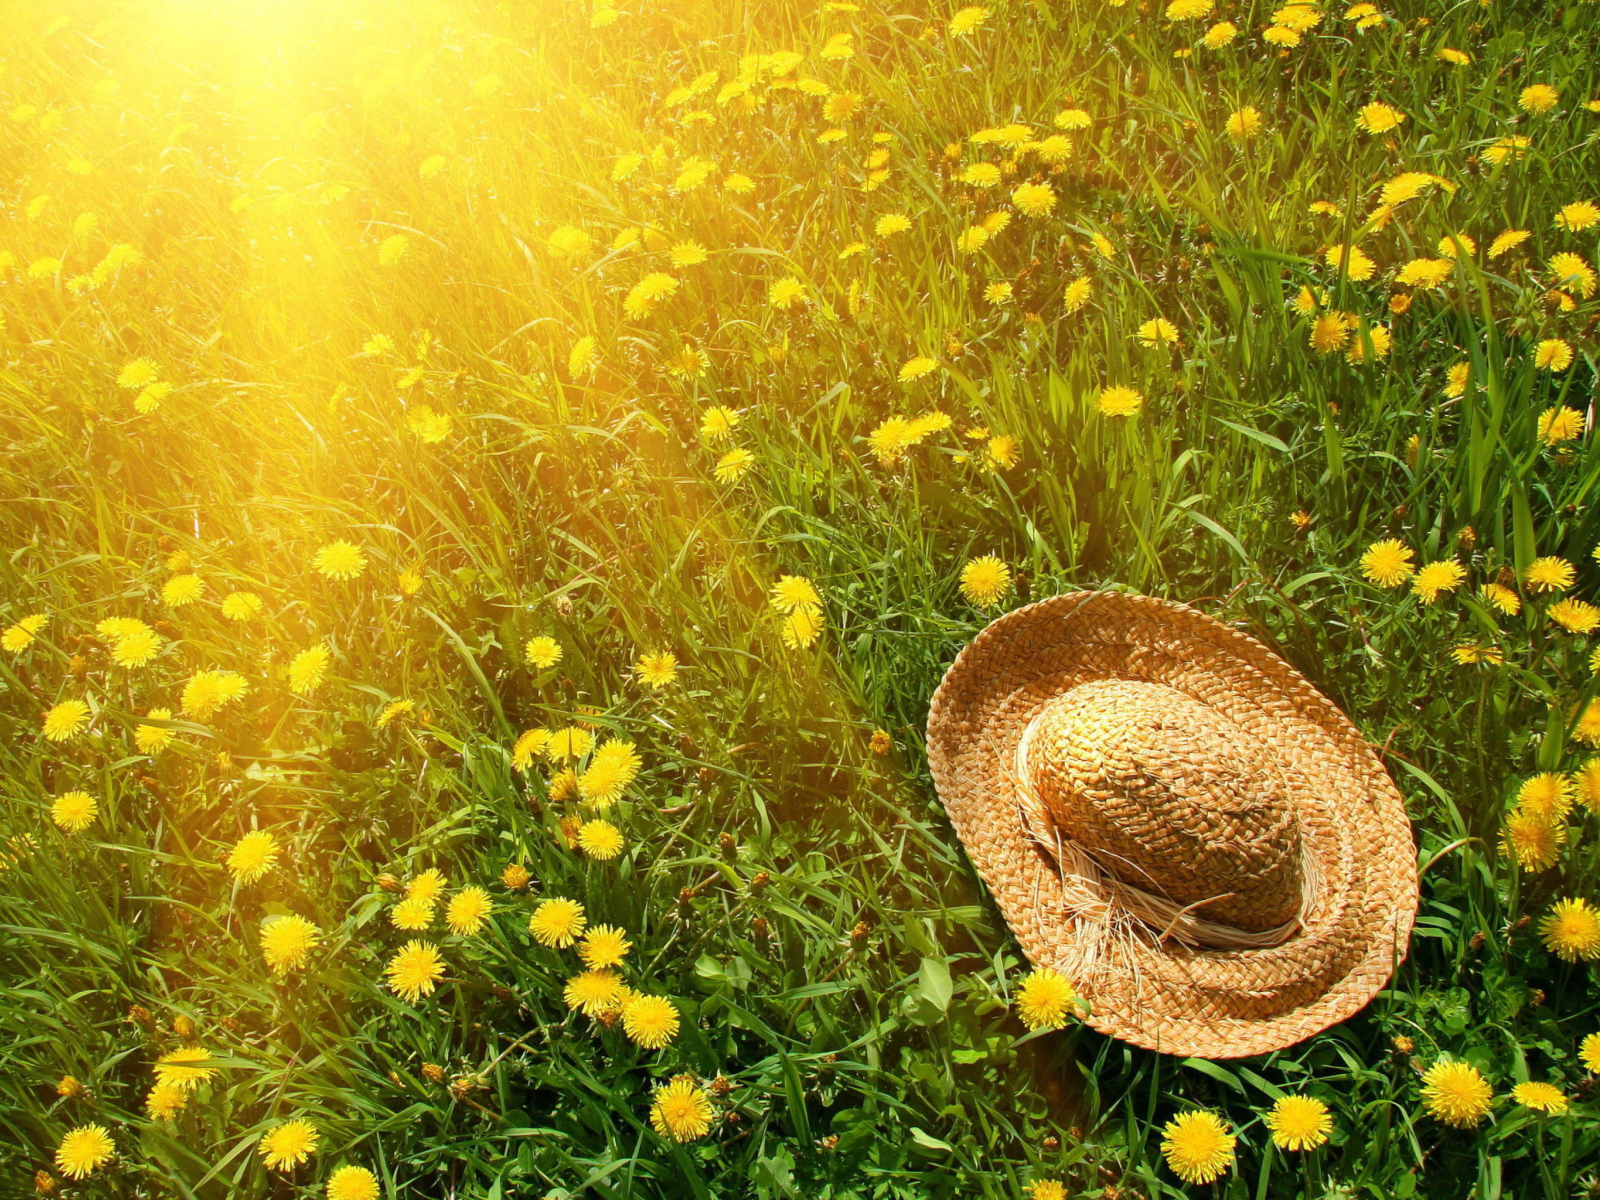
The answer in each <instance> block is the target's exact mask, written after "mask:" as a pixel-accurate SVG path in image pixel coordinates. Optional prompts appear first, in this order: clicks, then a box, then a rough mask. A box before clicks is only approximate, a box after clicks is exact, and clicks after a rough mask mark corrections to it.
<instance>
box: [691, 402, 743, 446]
mask: <svg viewBox="0 0 1600 1200" xmlns="http://www.w3.org/2000/svg"><path fill="white" fill-rule="evenodd" d="M738 427H739V414H738V413H737V412H735V411H734V410H733V409H731V408H724V407H723V406H722V405H720V404H714V405H712V406H711V407H710V408H708V409H706V410H705V412H703V413H702V414H701V415H700V436H701V437H703V438H705V439H706V441H708V442H720V441H721V440H722V439H723V438H725V437H728V436H730V435H731V434H732V433H733V431H734V430H735V429H737V428H738Z"/></svg>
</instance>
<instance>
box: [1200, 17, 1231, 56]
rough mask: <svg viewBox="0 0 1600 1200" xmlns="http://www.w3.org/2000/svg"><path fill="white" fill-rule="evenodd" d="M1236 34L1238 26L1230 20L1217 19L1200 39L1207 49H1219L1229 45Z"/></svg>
mask: <svg viewBox="0 0 1600 1200" xmlns="http://www.w3.org/2000/svg"><path fill="white" fill-rule="evenodd" d="M1238 36H1239V27H1238V26H1237V25H1235V24H1234V23H1233V22H1232V21H1218V22H1217V23H1216V24H1215V25H1213V26H1212V27H1211V28H1210V29H1208V30H1206V35H1205V37H1203V38H1201V39H1200V40H1201V42H1202V44H1204V46H1205V48H1206V49H1207V50H1220V49H1222V48H1223V47H1224V46H1227V45H1231V44H1232V42H1233V40H1234V39H1235V38H1236V37H1238Z"/></svg>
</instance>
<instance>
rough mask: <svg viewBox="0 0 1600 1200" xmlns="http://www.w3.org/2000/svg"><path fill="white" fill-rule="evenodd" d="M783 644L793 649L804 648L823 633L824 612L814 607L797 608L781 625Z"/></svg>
mask: <svg viewBox="0 0 1600 1200" xmlns="http://www.w3.org/2000/svg"><path fill="white" fill-rule="evenodd" d="M780 632H781V634H782V636H783V644H784V645H785V646H787V647H788V648H789V649H791V650H804V649H806V648H807V647H809V646H810V645H811V644H812V643H813V642H815V641H816V640H817V638H818V637H820V636H821V634H822V614H821V613H820V612H818V611H817V610H816V609H814V608H797V609H795V610H794V611H793V612H792V613H790V614H789V615H788V616H787V617H785V618H784V619H783V623H782V625H781V626H780Z"/></svg>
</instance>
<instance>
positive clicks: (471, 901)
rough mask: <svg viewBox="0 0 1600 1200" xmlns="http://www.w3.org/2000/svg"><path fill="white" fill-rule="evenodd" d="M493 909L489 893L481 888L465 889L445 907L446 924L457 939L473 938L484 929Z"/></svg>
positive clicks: (451, 898)
mask: <svg viewBox="0 0 1600 1200" xmlns="http://www.w3.org/2000/svg"><path fill="white" fill-rule="evenodd" d="M493 908H494V904H493V902H492V901H490V899H489V893H488V892H486V891H484V890H483V889H482V888H481V887H465V888H462V889H461V890H460V891H459V892H457V893H456V894H455V895H454V896H452V897H450V903H449V904H448V905H446V906H445V910H444V919H445V924H447V925H449V926H450V932H451V933H453V934H455V935H456V936H457V937H471V936H472V935H473V934H475V933H477V932H478V931H479V930H481V929H482V928H483V926H484V924H485V923H486V922H487V921H488V920H489V913H490V912H491V911H492V910H493Z"/></svg>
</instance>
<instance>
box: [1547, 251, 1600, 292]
mask: <svg viewBox="0 0 1600 1200" xmlns="http://www.w3.org/2000/svg"><path fill="white" fill-rule="evenodd" d="M1548 266H1549V270H1550V280H1551V282H1552V283H1554V284H1555V285H1556V287H1559V288H1565V289H1566V290H1567V291H1569V292H1577V293H1578V295H1579V296H1580V297H1582V298H1583V299H1585V300H1587V299H1588V298H1589V297H1590V296H1592V295H1594V293H1595V289H1596V287H1600V276H1597V275H1596V274H1595V271H1594V268H1593V267H1591V266H1590V265H1589V262H1588V260H1587V259H1585V258H1584V257H1583V255H1581V254H1573V253H1570V252H1569V251H1562V252H1561V253H1560V254H1552V255H1551V256H1550V262H1549V264H1548Z"/></svg>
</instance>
